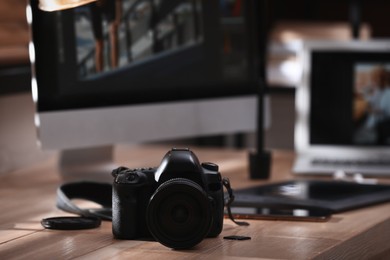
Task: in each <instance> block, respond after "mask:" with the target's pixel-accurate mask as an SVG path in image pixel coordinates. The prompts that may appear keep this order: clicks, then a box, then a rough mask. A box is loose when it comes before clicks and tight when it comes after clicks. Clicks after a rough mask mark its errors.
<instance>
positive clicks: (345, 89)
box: [310, 50, 390, 146]
mask: <svg viewBox="0 0 390 260" xmlns="http://www.w3.org/2000/svg"><path fill="white" fill-rule="evenodd" d="M311 68H312V69H311V70H312V74H311V79H310V85H311V94H310V95H311V104H310V106H311V114H310V133H311V134H310V143H311V144H316V145H347V146H351V145H359V146H361V145H365V146H378V145H379V146H388V145H390V134H389V133H390V81H389V80H390V52H388V51H378V50H377V51H362V50H360V51H353V50H338V51H337V50H336V51H335V50H327V51H324V50H318V51H313V53H312V67H311ZM330 75H331V76H330Z"/></svg>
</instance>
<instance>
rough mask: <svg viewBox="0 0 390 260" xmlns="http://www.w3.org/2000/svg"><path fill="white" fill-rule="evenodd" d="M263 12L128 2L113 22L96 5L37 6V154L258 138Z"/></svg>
mask: <svg viewBox="0 0 390 260" xmlns="http://www.w3.org/2000/svg"><path fill="white" fill-rule="evenodd" d="M108 2H118V1H108ZM257 5H258V1H255V0H245V1H217V0H215V1H210V0H177V1H174V0H154V1H150V0H122V1H121V4H120V7H119V8H117V10H120V12H119V14H118V13H115V15H116V16H115V15H114V13H113V12H110V7H107V9H104V7H102V6H100V5H96V3H93V4H89V5H85V6H81V7H78V8H75V9H69V10H64V11H57V12H44V11H42V10H39V9H38V0H31V1H30V7H29V8H28V11H27V13H28V14H27V16H28V19H29V21H30V23H31V29H32V42H31V43H30V58H31V62H32V64H33V78H32V92H33V98H34V101H35V102H36V105H37V114H36V120H35V121H36V125H37V128H38V133H39V142H40V144H41V146H42V147H43V148H45V149H61V150H68V149H78V148H89V147H99V146H105V145H112V144H116V143H129V142H130V143H140V142H150V141H161V140H172V139H177V138H185V137H195V136H205V135H216V134H226V133H245V132H253V131H255V130H256V111H257V99H256V91H257V88H258V85H259V73H260V71H261V63H260V62H259V61H260V58H261V57H260V56H261V55H260V51H259V30H258V16H257V14H258V11H259V8H258V6H257ZM117 18H118V19H117ZM116 19H117V20H118V21H119V23H117V24H116V25H117V26H115V23H113V22H114V21H116Z"/></svg>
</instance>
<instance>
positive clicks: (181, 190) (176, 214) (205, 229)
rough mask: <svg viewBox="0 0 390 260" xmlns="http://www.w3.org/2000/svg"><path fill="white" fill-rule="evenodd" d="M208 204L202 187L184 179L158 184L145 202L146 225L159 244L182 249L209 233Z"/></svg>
mask: <svg viewBox="0 0 390 260" xmlns="http://www.w3.org/2000/svg"><path fill="white" fill-rule="evenodd" d="M211 212H212V211H211V203H210V199H209V198H208V196H207V194H206V192H205V191H204V190H203V189H202V187H201V186H200V185H199V184H197V183H195V182H193V181H191V180H189V179H185V178H176V179H171V180H168V181H166V182H164V183H163V184H161V185H160V186H159V187H158V188H157V190H156V191H155V193H154V194H153V195H152V197H151V198H150V201H149V205H148V208H147V211H146V222H147V225H148V228H149V231H150V233H151V234H152V235H153V237H154V238H155V239H156V240H157V241H158V242H160V243H161V244H163V245H165V246H167V247H171V248H174V249H185V248H190V247H193V246H195V245H196V244H198V243H200V242H201V241H202V240H203V239H204V238H205V237H206V236H207V234H208V233H209V230H210V227H211V223H212V214H211Z"/></svg>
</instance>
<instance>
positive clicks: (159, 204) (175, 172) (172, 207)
mask: <svg viewBox="0 0 390 260" xmlns="http://www.w3.org/2000/svg"><path fill="white" fill-rule="evenodd" d="M112 175H113V177H114V182H113V195H112V231H113V234H114V237H115V238H118V239H143V238H150V237H153V238H154V239H155V240H157V241H158V242H160V243H161V244H163V245H165V246H167V247H170V248H174V249H185V248H190V247H193V246H195V245H196V244H198V243H199V242H201V241H202V240H203V239H204V238H205V237H216V236H218V235H219V234H220V233H221V231H222V226H223V216H224V211H223V209H224V194H223V183H222V178H221V174H220V173H219V172H218V165H216V164H214V163H208V162H206V163H200V162H199V160H198V158H197V157H196V155H195V154H194V153H193V152H192V151H190V150H189V149H172V150H171V151H169V152H168V153H167V154H166V155H165V157H164V158H163V160H162V162H161V164H160V166H158V167H154V168H141V169H129V168H126V167H119V168H117V169H115V170H114V171H113V172H112Z"/></svg>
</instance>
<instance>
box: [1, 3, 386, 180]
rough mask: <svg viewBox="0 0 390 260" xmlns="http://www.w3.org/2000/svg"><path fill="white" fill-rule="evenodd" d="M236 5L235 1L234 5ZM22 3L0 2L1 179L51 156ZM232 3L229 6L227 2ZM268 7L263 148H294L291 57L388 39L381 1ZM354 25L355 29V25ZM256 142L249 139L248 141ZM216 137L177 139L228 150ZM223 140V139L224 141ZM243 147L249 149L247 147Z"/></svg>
mask: <svg viewBox="0 0 390 260" xmlns="http://www.w3.org/2000/svg"><path fill="white" fill-rule="evenodd" d="M236 1H240V0H236ZM27 2H28V1H27V0H1V1H0V174H1V173H4V172H9V171H13V170H17V169H18V168H19V167H22V166H25V165H28V164H31V163H33V162H37V161H40V160H43V159H45V158H47V157H48V156H50V155H51V154H53V153H55V151H42V150H40V148H39V147H38V146H37V144H36V129H35V126H34V111H35V107H34V103H33V100H32V97H31V90H30V78H31V72H30V64H29V59H28V42H29V28H28V25H27V21H26V16H25V8H26V5H27ZM232 2H233V1H232ZM266 2H267V17H266V19H267V28H266V30H267V32H268V35H269V40H268V48H267V49H268V56H267V81H268V84H269V88H268V91H267V94H268V96H269V106H270V116H271V126H270V127H269V128H268V129H267V130H266V133H265V144H266V147H268V148H271V149H289V150H291V149H293V148H294V147H293V136H294V130H293V129H294V94H295V90H294V88H295V84H296V82H297V80H298V79H299V64H297V62H296V56H295V54H296V52H297V51H298V50H299V47H300V42H301V41H302V40H306V39H335V40H340V39H342V40H344V39H345V40H347V39H351V38H359V39H372V38H375V39H380V38H389V37H390V27H389V26H388V25H389V19H390V18H389V13H388V11H389V10H390V2H389V1H386V0H343V1H340V0H339V1H336V0H327V1H325V0H294V1H288V0H269V1H266ZM356 24H358V25H359V26H358V27H357V28H356V26H355V27H354V25H356ZM254 138H255V137H254V136H253V139H254ZM221 140H222V139H221V137H218V136H217V137H215V136H211V137H207V138H197V139H190V140H178V142H181V143H189V144H196V145H208V146H221V145H225V146H226V145H227V146H233V148H234V144H232V143H226V142H222V141H221ZM224 140H225V139H224ZM250 140H251V138H249V142H247V143H245V144H244V146H247V147H250V146H251V145H252V143H251V142H250Z"/></svg>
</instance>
